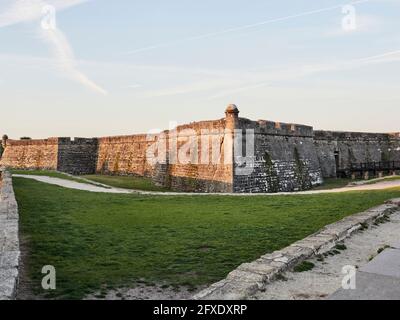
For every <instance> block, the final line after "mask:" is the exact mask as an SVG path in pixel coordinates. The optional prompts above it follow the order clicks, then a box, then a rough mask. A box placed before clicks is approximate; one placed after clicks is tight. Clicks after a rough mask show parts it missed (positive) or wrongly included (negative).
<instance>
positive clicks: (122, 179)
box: [83, 175, 170, 191]
mask: <svg viewBox="0 0 400 320" xmlns="http://www.w3.org/2000/svg"><path fill="white" fill-rule="evenodd" d="M83 177H84V178H86V179H88V180H91V181H95V182H99V183H103V184H106V185H109V186H112V187H116V188H123V189H136V190H143V191H170V190H168V189H166V188H163V187H158V186H156V185H155V184H154V182H153V181H152V180H151V179H150V178H144V177H132V176H106V175H86V176H83Z"/></svg>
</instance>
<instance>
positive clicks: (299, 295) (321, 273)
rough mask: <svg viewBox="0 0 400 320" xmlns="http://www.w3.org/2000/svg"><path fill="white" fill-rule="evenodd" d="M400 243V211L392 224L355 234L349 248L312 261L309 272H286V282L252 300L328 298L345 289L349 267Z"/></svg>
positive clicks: (277, 284)
mask: <svg viewBox="0 0 400 320" xmlns="http://www.w3.org/2000/svg"><path fill="white" fill-rule="evenodd" d="M399 241H400V212H399V213H395V214H393V215H391V216H390V221H389V222H386V223H383V224H380V225H378V226H372V227H370V228H369V229H367V230H365V231H362V232H359V233H356V234H354V235H353V236H352V237H351V238H349V239H347V240H346V241H345V243H344V244H345V246H346V248H347V249H345V250H343V251H340V250H337V251H338V252H340V254H336V255H332V256H330V255H329V256H328V257H326V258H324V260H323V261H318V259H317V258H314V259H310V260H309V261H310V262H312V263H314V264H315V267H314V268H313V269H312V270H310V271H306V272H301V273H296V272H286V273H285V274H283V278H282V280H279V281H275V282H273V283H271V284H269V285H268V286H267V287H266V290H265V291H264V292H258V293H257V294H255V295H254V296H253V297H252V298H253V299H256V300H309V299H313V300H315V299H326V298H328V297H329V296H330V295H331V294H333V293H334V292H335V291H336V290H338V289H339V288H340V287H341V284H342V280H343V277H344V274H342V268H343V267H344V266H347V265H351V266H355V267H356V268H357V267H362V266H364V265H366V264H367V263H368V262H369V260H370V259H371V258H372V257H374V256H376V255H377V254H378V250H379V249H382V248H384V247H386V246H391V245H394V244H395V243H398V242H399Z"/></svg>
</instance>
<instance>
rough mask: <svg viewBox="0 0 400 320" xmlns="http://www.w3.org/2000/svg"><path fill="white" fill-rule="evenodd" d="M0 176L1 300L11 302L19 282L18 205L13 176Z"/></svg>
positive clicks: (6, 174)
mask: <svg viewBox="0 0 400 320" xmlns="http://www.w3.org/2000/svg"><path fill="white" fill-rule="evenodd" d="M0 170H1V169H0ZM0 174H1V178H0V300H10V299H14V298H15V294H16V288H17V282H18V267H19V257H20V250H19V239H18V205H17V201H16V200H15V195H14V190H13V186H12V178H11V174H10V173H9V172H7V171H3V170H1V171H0Z"/></svg>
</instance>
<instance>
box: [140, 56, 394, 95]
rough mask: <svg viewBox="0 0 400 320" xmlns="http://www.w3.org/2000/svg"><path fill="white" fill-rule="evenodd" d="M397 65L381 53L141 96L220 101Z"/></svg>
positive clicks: (233, 76)
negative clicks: (327, 75) (336, 74)
mask: <svg viewBox="0 0 400 320" xmlns="http://www.w3.org/2000/svg"><path fill="white" fill-rule="evenodd" d="M398 61H400V50H396V51H390V52H384V53H381V54H377V55H373V56H368V57H362V58H358V59H349V60H341V61H336V62H332V63H320V64H307V65H299V66H290V67H273V68H268V69H266V70H261V69H259V70H258V71H254V72H244V71H237V72H236V73H235V72H233V71H230V72H229V73H225V75H224V74H223V73H222V72H221V73H220V76H219V77H217V78H216V77H215V76H214V77H212V78H205V79H203V80H202V81H197V82H192V83H186V84H183V85H178V86H174V87H170V88H163V89H160V90H147V91H144V92H142V96H143V97H146V98H154V97H164V96H165V97H166V96H175V95H182V94H193V93H196V92H203V93H204V92H207V93H208V97H207V98H206V99H205V100H214V99H218V98H223V97H226V96H229V95H232V94H237V93H239V92H245V91H250V90H254V89H259V88H262V87H268V86H272V85H275V84H276V83H283V82H285V81H292V80H296V79H301V78H305V77H309V76H313V75H315V74H321V73H328V72H341V71H346V70H352V69H357V68H363V67H368V66H370V65H375V64H384V63H392V62H398Z"/></svg>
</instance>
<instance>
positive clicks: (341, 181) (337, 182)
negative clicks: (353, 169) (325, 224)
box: [313, 176, 400, 190]
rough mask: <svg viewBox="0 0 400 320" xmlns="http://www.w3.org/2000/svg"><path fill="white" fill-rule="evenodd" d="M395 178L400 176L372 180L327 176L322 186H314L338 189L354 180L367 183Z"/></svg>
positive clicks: (398, 178)
mask: <svg viewBox="0 0 400 320" xmlns="http://www.w3.org/2000/svg"><path fill="white" fill-rule="evenodd" d="M394 180H400V176H387V177H383V178H381V179H377V178H373V179H371V181H368V180H352V179H350V178H325V179H324V183H323V184H322V185H320V186H317V187H315V188H313V190H330V189H336V188H343V187H346V186H347V185H348V184H349V183H352V182H359V181H362V182H364V181H365V183H364V184H366V185H368V184H369V185H370V184H375V183H379V182H382V181H394Z"/></svg>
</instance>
